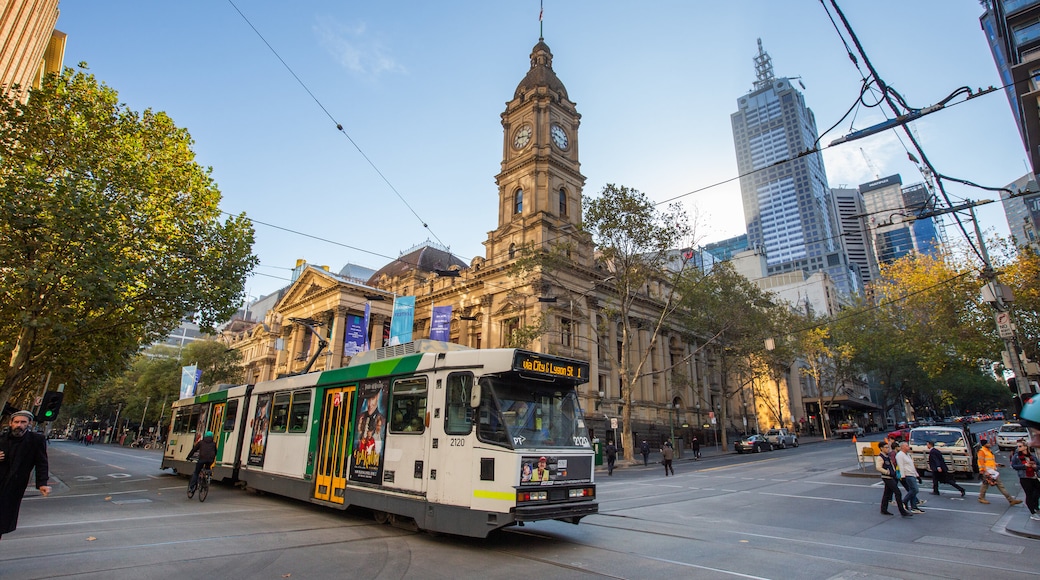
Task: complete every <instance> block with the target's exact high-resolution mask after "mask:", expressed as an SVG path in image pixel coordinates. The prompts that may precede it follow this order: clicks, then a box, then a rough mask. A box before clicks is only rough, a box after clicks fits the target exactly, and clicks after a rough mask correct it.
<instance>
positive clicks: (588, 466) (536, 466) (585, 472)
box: [520, 455, 592, 486]
mask: <svg viewBox="0 0 1040 580" xmlns="http://www.w3.org/2000/svg"><path fill="white" fill-rule="evenodd" d="M563 483H568V484H570V483H592V458H591V457H564V456H559V455H524V456H522V457H521V458H520V485H524V486H526V485H554V484H563Z"/></svg>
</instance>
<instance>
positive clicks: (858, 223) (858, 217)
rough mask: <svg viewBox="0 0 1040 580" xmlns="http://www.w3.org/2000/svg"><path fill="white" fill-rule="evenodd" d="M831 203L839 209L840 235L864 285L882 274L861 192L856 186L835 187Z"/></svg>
mask: <svg viewBox="0 0 1040 580" xmlns="http://www.w3.org/2000/svg"><path fill="white" fill-rule="evenodd" d="M831 195H832V196H834V207H835V209H836V210H837V212H838V223H839V225H840V226H841V239H842V241H843V242H844V245H845V251H846V253H847V254H848V256H849V262H851V263H852V264H853V265H855V267H856V272H857V273H858V274H859V280H860V286H862V287H863V288H864V289H866V288H867V287H868V286H869V285H870V284H871V283H872V282H873V281H875V280H877V279H878V277H879V276H880V275H881V273H880V271H879V270H878V261H877V257H876V256H875V255H874V243H873V241H872V238H871V234H870V230H869V228H868V226H867V224H866V222H865V218H864V216H865V215H866V214H867V208H866V206H865V205H864V203H863V195H862V194H860V192H859V190H858V189H851V188H844V187H843V188H835V189H832V190H831Z"/></svg>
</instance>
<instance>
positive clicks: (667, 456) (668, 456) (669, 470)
mask: <svg viewBox="0 0 1040 580" xmlns="http://www.w3.org/2000/svg"><path fill="white" fill-rule="evenodd" d="M674 457H675V452H674V450H673V449H672V442H671V441H665V442H664V445H662V446H661V463H664V474H665V476H666V477H667V476H668V475H675V469H674V468H673V467H672V459H673V458H674Z"/></svg>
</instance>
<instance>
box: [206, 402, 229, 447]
mask: <svg viewBox="0 0 1040 580" xmlns="http://www.w3.org/2000/svg"><path fill="white" fill-rule="evenodd" d="M226 405H227V404H226V403H217V404H215V405H213V412H212V413H210V417H209V427H208V428H207V429H206V430H207V431H212V432H213V439H214V440H215V441H216V443H217V459H220V458H221V457H223V454H224V439H225V437H224V433H223V431H224V429H223V427H224V408H225V406H226Z"/></svg>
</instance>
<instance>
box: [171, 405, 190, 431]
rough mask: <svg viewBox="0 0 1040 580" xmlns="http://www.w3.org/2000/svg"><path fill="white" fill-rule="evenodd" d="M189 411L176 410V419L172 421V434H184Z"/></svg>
mask: <svg viewBox="0 0 1040 580" xmlns="http://www.w3.org/2000/svg"><path fill="white" fill-rule="evenodd" d="M189 414H190V411H188V410H187V409H178V410H177V417H176V418H175V419H174V420H173V432H174V433H184V431H185V425H187V420H188V415H189Z"/></svg>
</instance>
